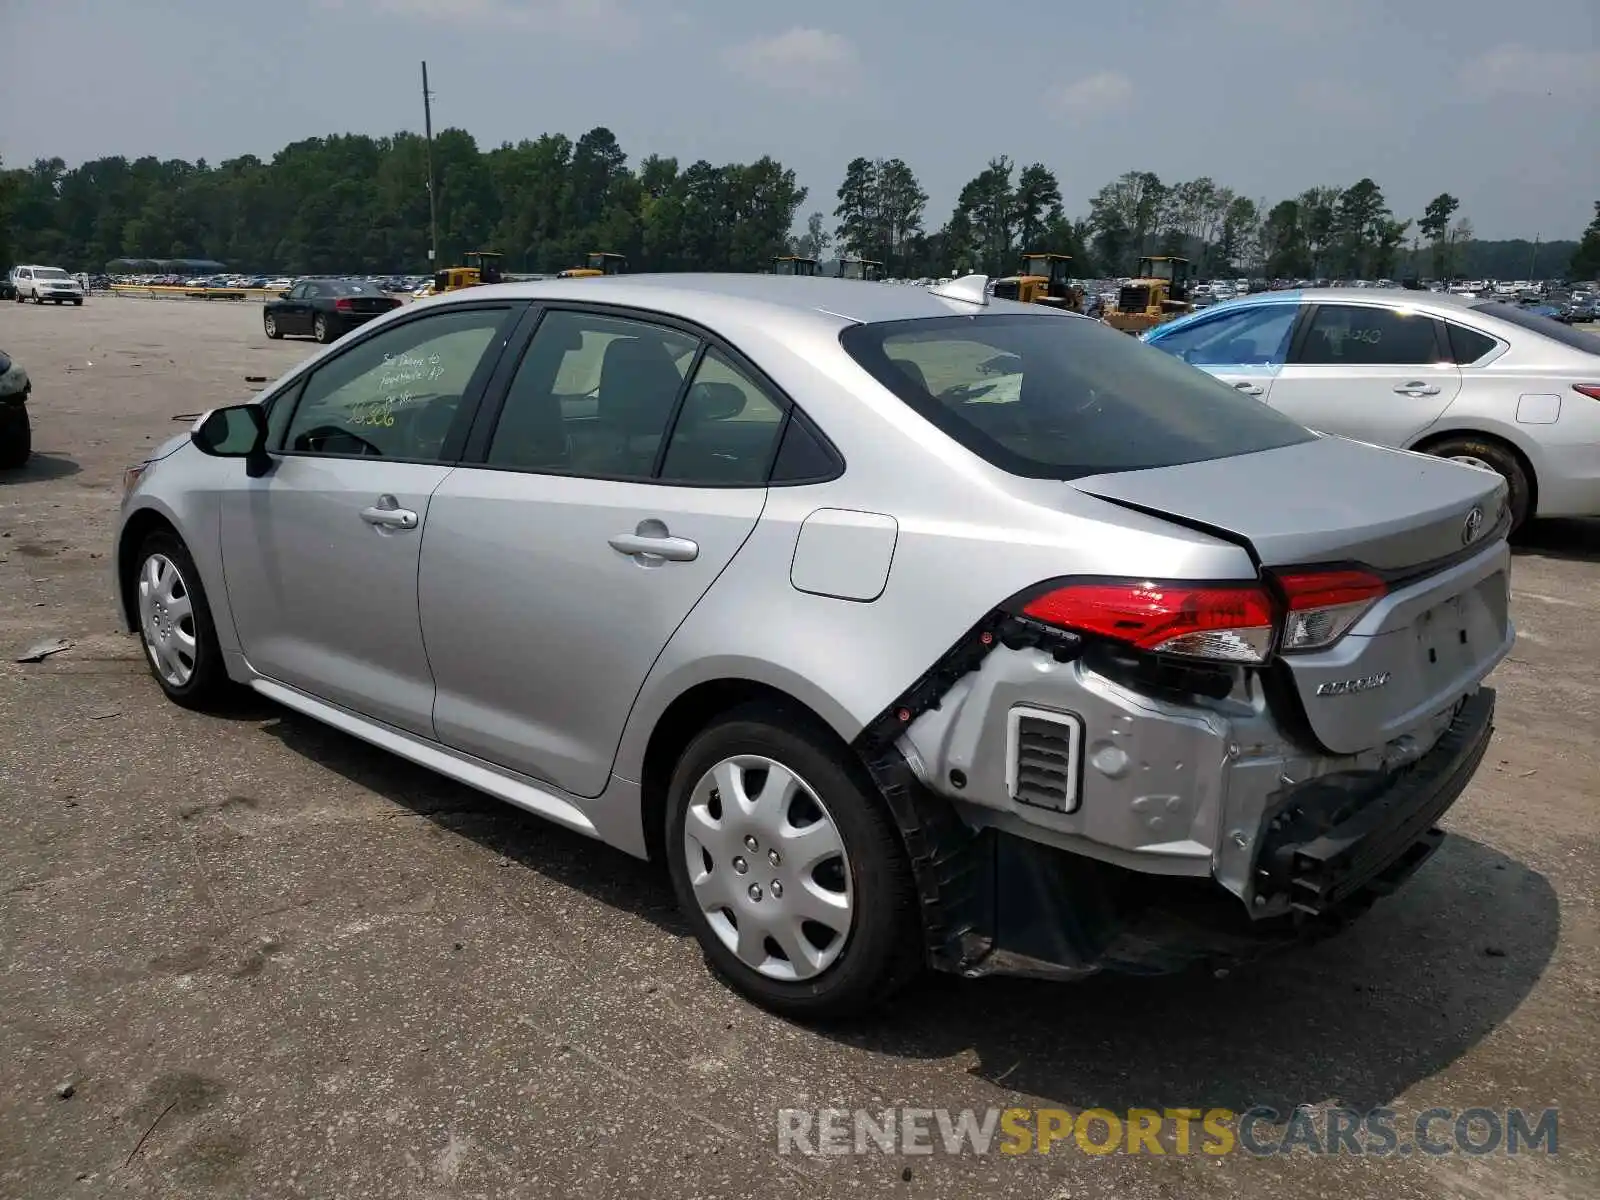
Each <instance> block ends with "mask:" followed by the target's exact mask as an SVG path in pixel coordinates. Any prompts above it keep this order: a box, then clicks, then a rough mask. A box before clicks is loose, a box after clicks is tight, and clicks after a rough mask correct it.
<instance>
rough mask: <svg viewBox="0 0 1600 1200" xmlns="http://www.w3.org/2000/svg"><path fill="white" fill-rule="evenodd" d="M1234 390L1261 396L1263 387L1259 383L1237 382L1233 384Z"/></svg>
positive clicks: (1247, 394) (1248, 394)
mask: <svg viewBox="0 0 1600 1200" xmlns="http://www.w3.org/2000/svg"><path fill="white" fill-rule="evenodd" d="M1233 390H1234V391H1236V392H1243V393H1244V394H1245V395H1246V396H1259V395H1261V391H1262V388H1261V385H1260V384H1259V383H1236V384H1234V385H1233Z"/></svg>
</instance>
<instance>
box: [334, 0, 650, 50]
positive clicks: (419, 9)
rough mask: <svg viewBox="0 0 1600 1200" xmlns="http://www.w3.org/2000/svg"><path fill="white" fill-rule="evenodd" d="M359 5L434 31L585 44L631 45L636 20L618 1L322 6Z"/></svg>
mask: <svg viewBox="0 0 1600 1200" xmlns="http://www.w3.org/2000/svg"><path fill="white" fill-rule="evenodd" d="M323 2H324V3H326V4H329V6H330V7H335V8H345V7H351V6H354V5H358V4H363V5H365V6H366V7H367V8H370V9H372V10H373V11H374V12H375V13H376V14H377V15H379V16H392V17H400V18H405V19H411V20H418V21H430V22H434V23H437V24H440V25H458V26H478V27H482V26H491V27H495V28H500V29H506V30H524V31H527V32H531V33H543V34H550V35H554V36H561V37H570V38H578V39H582V40H586V41H632V40H633V39H634V38H635V37H637V36H638V33H639V18H638V16H637V15H636V14H635V13H634V12H633V11H632V10H631V9H629V8H628V7H627V6H626V5H625V4H624V3H623V0H323Z"/></svg>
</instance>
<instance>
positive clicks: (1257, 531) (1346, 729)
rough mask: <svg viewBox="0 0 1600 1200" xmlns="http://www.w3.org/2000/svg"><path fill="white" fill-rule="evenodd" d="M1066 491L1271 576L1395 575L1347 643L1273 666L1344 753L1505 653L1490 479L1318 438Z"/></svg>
mask: <svg viewBox="0 0 1600 1200" xmlns="http://www.w3.org/2000/svg"><path fill="white" fill-rule="evenodd" d="M1072 486H1073V487H1075V488H1076V489H1077V490H1079V491H1081V492H1085V493H1087V494H1089V495H1092V496H1096V497H1099V498H1100V499H1103V500H1109V501H1111V502H1113V503H1117V504H1122V505H1126V506H1127V507H1129V508H1134V509H1138V510H1140V511H1142V512H1147V513H1150V514H1153V515H1157V516H1163V517H1166V518H1168V519H1170V520H1173V521H1175V522H1177V523H1180V524H1185V525H1189V526H1192V527H1197V528H1201V529H1206V530H1209V531H1212V532H1215V533H1218V534H1221V535H1223V536H1226V537H1229V538H1231V539H1233V540H1236V541H1242V542H1244V543H1245V544H1246V545H1248V546H1249V548H1250V550H1251V552H1252V553H1253V554H1254V555H1255V557H1256V558H1257V560H1258V561H1259V563H1260V564H1261V566H1262V568H1263V570H1264V572H1265V573H1268V574H1270V573H1271V572H1272V571H1273V570H1274V569H1275V568H1277V569H1281V568H1286V567H1294V566H1319V565H1334V564H1344V565H1353V564H1359V565H1361V566H1364V567H1367V568H1369V569H1370V570H1372V571H1374V572H1376V573H1378V574H1380V575H1384V576H1385V577H1387V578H1388V579H1389V580H1390V581H1391V582H1390V590H1389V592H1388V593H1387V594H1386V595H1384V596H1383V597H1382V598H1380V599H1379V600H1378V601H1377V602H1376V603H1375V604H1374V605H1373V606H1372V608H1371V609H1369V610H1368V611H1367V612H1366V613H1365V615H1363V616H1362V618H1361V619H1360V620H1359V621H1358V622H1357V623H1356V624H1355V625H1354V626H1353V627H1352V628H1351V630H1350V632H1349V633H1347V634H1346V635H1345V636H1344V637H1343V638H1341V639H1340V640H1339V641H1337V642H1335V643H1334V644H1333V645H1332V646H1330V647H1328V648H1327V649H1325V650H1317V651H1309V652H1299V653H1291V654H1283V655H1280V657H1279V662H1280V663H1281V664H1282V665H1281V667H1278V668H1275V669H1278V670H1282V671H1284V672H1285V673H1286V674H1287V676H1288V677H1289V678H1290V679H1291V680H1292V681H1293V685H1294V689H1295V691H1296V692H1297V693H1298V694H1299V698H1300V701H1301V704H1302V705H1303V707H1304V710H1305V715H1306V718H1307V720H1308V722H1309V724H1310V726H1311V729H1312V731H1313V732H1314V733H1315V734H1316V736H1317V738H1318V740H1319V741H1321V742H1322V743H1323V745H1324V746H1325V747H1326V748H1327V749H1329V750H1331V751H1333V752H1335V753H1339V754H1352V753H1356V752H1358V751H1361V750H1366V749H1371V748H1374V747H1378V746H1382V745H1384V744H1386V743H1388V742H1390V741H1392V740H1394V739H1396V738H1398V737H1400V736H1402V735H1404V734H1407V733H1410V732H1412V731H1414V730H1417V729H1420V728H1421V727H1423V726H1425V725H1427V724H1428V723H1429V722H1430V720H1431V718H1433V717H1434V716H1436V715H1438V714H1439V713H1441V712H1443V711H1445V710H1447V709H1449V708H1451V707H1453V706H1454V705H1455V704H1456V703H1458V702H1459V701H1460V700H1461V698H1462V697H1464V696H1465V695H1467V694H1468V693H1469V692H1471V691H1472V690H1473V689H1474V688H1475V687H1477V685H1478V684H1479V683H1480V682H1481V681H1482V680H1483V678H1484V677H1485V676H1487V675H1488V674H1489V672H1490V671H1491V670H1493V669H1494V666H1495V665H1496V664H1497V663H1498V662H1499V661H1500V660H1501V659H1502V658H1504V657H1505V655H1506V653H1507V652H1508V651H1509V650H1510V648H1511V642H1512V638H1513V633H1512V629H1511V623H1510V620H1509V577H1510V552H1509V550H1508V548H1507V546H1506V542H1505V529H1504V516H1505V509H1506V484H1505V481H1504V480H1502V479H1501V478H1500V476H1498V475H1496V474H1494V473H1492V472H1489V471H1481V470H1477V469H1474V468H1471V467H1465V466H1462V465H1460V464H1457V463H1451V462H1446V461H1443V460H1441V459H1436V458H1430V457H1427V456H1425V455H1420V454H1411V453H1407V452H1405V451H1398V450H1386V449H1383V448H1381V447H1377V446H1369V445H1366V444H1365V443H1361V442H1352V441H1348V440H1346V439H1344V438H1336V437H1319V438H1317V439H1316V440H1314V441H1310V442H1304V443H1301V444H1298V445H1294V446H1286V447H1283V448H1281V449H1277V450H1267V451H1263V452H1261V453H1258V454H1247V455H1239V456H1237V457H1232V458H1221V459H1212V460H1209V461H1206V462H1197V463H1187V464H1183V465H1180V466H1175V467H1162V468H1157V469H1153V470H1147V471H1126V472H1121V473H1118V474H1113V475H1097V476H1091V477H1088V478H1085V479H1078V480H1075V481H1073V484H1072Z"/></svg>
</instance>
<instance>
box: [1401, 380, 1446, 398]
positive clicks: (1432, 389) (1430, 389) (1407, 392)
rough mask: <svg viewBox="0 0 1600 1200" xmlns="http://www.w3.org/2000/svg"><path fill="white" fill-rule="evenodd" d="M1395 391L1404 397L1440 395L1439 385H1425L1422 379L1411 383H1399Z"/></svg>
mask: <svg viewBox="0 0 1600 1200" xmlns="http://www.w3.org/2000/svg"><path fill="white" fill-rule="evenodd" d="M1394 390H1395V391H1397V392H1399V393H1400V394H1401V395H1402V396H1437V395H1438V394H1439V388H1438V385H1437V384H1432V383H1424V382H1423V381H1422V380H1420V379H1418V380H1414V381H1413V382H1411V383H1397V384H1395V387H1394Z"/></svg>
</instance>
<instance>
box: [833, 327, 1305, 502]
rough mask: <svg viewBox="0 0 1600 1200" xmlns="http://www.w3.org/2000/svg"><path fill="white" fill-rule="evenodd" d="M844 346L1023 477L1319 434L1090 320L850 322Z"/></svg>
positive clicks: (1208, 454)
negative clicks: (857, 323) (851, 323)
mask: <svg viewBox="0 0 1600 1200" xmlns="http://www.w3.org/2000/svg"><path fill="white" fill-rule="evenodd" d="M840 342H841V343H842V344H843V346H844V348H845V350H846V351H847V352H848V353H849V354H850V356H851V357H852V358H854V359H855V360H856V361H857V362H858V363H860V364H861V365H862V366H863V367H864V368H866V370H867V371H868V372H870V373H871V374H872V376H873V377H874V378H875V379H877V380H878V382H880V383H882V384H883V385H884V386H885V387H887V388H888V389H889V390H890V391H891V392H893V393H894V394H895V395H896V396H898V397H899V398H900V399H901V400H903V401H905V402H906V404H908V405H909V406H910V407H911V408H913V409H914V410H916V411H917V412H918V413H920V414H921V415H922V416H923V417H924V418H926V419H927V420H928V421H929V422H930V423H931V424H933V425H935V426H937V427H938V428H939V429H941V430H943V431H944V432H945V433H946V434H948V435H949V436H950V437H952V438H954V439H955V440H956V441H958V442H960V443H961V444H962V445H963V446H965V447H966V448H967V449H968V450H971V451H972V452H973V453H975V454H977V455H980V456H981V457H982V458H984V459H986V460H987V461H988V462H991V463H993V464H994V465H995V466H997V467H1000V468H1001V469H1003V470H1006V471H1009V472H1010V473H1012V474H1013V475H1025V476H1032V477H1035V478H1042V479H1077V478H1081V477H1082V476H1085V475H1098V474H1101V473H1103V472H1107V471H1137V470H1143V469H1146V468H1151V467H1167V466H1176V465H1177V464H1179V463H1188V462H1200V461H1203V460H1206V459H1213V458H1227V457H1231V456H1233V455H1236V454H1252V453H1255V452H1256V451H1259V450H1271V449H1275V448H1277V447H1279V446H1291V445H1294V444H1296V443H1298V442H1305V441H1310V440H1311V439H1312V437H1313V436H1314V435H1313V434H1311V433H1310V432H1309V431H1307V430H1306V429H1305V428H1304V427H1302V426H1300V425H1297V424H1296V423H1295V422H1293V421H1291V420H1289V418H1287V417H1285V416H1283V415H1282V414H1281V413H1278V412H1275V411H1274V410H1273V409H1271V408H1268V407H1267V406H1266V405H1264V404H1262V403H1260V402H1259V401H1256V400H1252V399H1250V398H1249V397H1248V396H1245V395H1242V394H1240V393H1239V392H1237V391H1235V390H1234V389H1233V388H1231V387H1229V386H1228V385H1227V384H1224V383H1219V382H1218V381H1216V380H1215V379H1213V378H1211V376H1209V375H1207V374H1206V373H1205V372H1203V371H1199V370H1196V369H1195V368H1194V367H1191V366H1188V365H1187V364H1185V363H1182V362H1179V361H1178V360H1177V359H1174V358H1172V357H1171V356H1170V355H1167V354H1163V353H1162V352H1161V351H1159V350H1157V349H1155V348H1153V347H1150V346H1146V345H1144V344H1143V343H1142V342H1140V341H1139V340H1138V339H1136V338H1131V337H1129V336H1128V335H1127V334H1125V333H1119V332H1117V331H1116V330H1112V329H1108V328H1106V327H1105V326H1104V325H1101V324H1100V323H1099V322H1097V321H1090V320H1086V319H1084V318H1081V317H1075V316H1066V315H1060V314H1053V313H1052V314H1039V315H1033V314H1024V315H1006V316H976V317H935V318H930V319H925V320H915V321H892V322H882V323H877V324H867V325H855V326H852V327H850V328H849V329H846V330H845V331H844V332H843V333H842V334H841V335H840Z"/></svg>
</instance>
